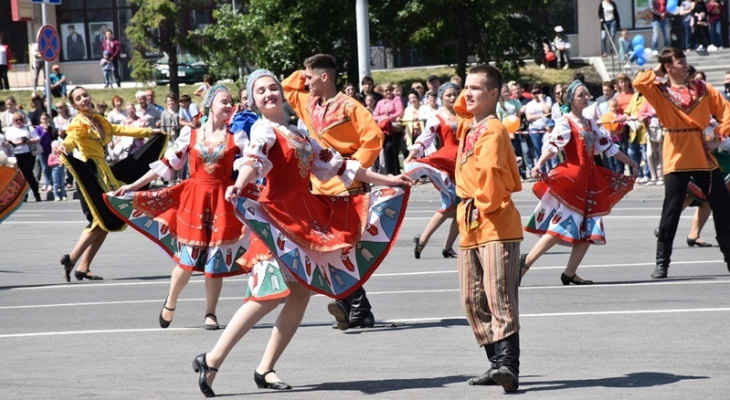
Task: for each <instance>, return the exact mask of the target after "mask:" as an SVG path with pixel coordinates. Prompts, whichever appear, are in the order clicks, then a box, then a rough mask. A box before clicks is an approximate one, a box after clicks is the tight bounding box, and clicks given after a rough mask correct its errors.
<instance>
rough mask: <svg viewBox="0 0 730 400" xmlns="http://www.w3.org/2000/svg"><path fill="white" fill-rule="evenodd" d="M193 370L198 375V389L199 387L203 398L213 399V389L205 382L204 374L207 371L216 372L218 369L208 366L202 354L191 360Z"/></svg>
mask: <svg viewBox="0 0 730 400" xmlns="http://www.w3.org/2000/svg"><path fill="white" fill-rule="evenodd" d="M193 370H194V371H195V372H199V373H200V375H199V376H198V387H200V391H201V392H202V393H203V394H204V395H205V397H214V396H215V392H213V388H212V387H210V385H208V382H207V381H206V380H205V373H206V372H208V371H213V372H218V368H212V367H210V366H208V363H206V362H205V353H203V354H199V355H198V356H197V357H195V358H194V359H193Z"/></svg>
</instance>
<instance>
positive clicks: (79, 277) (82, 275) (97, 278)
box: [74, 270, 104, 281]
mask: <svg viewBox="0 0 730 400" xmlns="http://www.w3.org/2000/svg"><path fill="white" fill-rule="evenodd" d="M90 273H91V271H79V270H76V271H74V275H75V276H76V280H77V281H83V280H84V278H86V279H88V280H90V281H101V280H104V278H102V277H100V276H99V275H89V274H90Z"/></svg>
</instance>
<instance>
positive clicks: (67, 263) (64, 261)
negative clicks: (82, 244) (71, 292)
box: [61, 254, 74, 282]
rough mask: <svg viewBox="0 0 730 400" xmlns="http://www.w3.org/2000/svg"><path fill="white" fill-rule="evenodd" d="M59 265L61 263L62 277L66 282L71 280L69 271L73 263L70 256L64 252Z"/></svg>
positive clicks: (72, 267) (71, 269)
mask: <svg viewBox="0 0 730 400" xmlns="http://www.w3.org/2000/svg"><path fill="white" fill-rule="evenodd" d="M61 265H63V278H64V279H66V282H71V271H73V269H74V264H73V263H72V262H71V256H70V255H68V254H64V255H63V257H61Z"/></svg>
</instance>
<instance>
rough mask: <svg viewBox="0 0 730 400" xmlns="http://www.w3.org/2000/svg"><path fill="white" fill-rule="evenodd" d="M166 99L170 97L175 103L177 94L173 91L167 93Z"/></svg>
mask: <svg viewBox="0 0 730 400" xmlns="http://www.w3.org/2000/svg"><path fill="white" fill-rule="evenodd" d="M166 99H172V101H174V102H176V103H177V96H176V95H175V93H172V92H171V93H168V94H167V97H166Z"/></svg>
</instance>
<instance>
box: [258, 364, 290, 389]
mask: <svg viewBox="0 0 730 400" xmlns="http://www.w3.org/2000/svg"><path fill="white" fill-rule="evenodd" d="M272 372H276V371H274V370H273V369H270V370H268V371H266V372H264V373H263V374H259V373H258V372H256V371H254V372H253V381H254V382H256V386H258V387H259V389H274V390H289V389H291V386H289V385H288V384H286V383H284V382H282V381H279V382H266V375H268V374H270V373H272Z"/></svg>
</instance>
